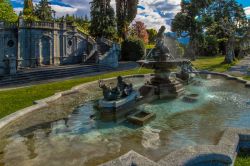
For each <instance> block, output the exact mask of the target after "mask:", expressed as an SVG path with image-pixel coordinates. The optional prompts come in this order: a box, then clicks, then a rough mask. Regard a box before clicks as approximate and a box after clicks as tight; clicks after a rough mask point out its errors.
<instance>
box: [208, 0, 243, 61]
mask: <svg viewBox="0 0 250 166" xmlns="http://www.w3.org/2000/svg"><path fill="white" fill-rule="evenodd" d="M206 15H207V16H210V17H212V18H213V20H214V21H213V22H212V24H211V25H210V26H209V27H208V29H209V30H208V31H207V33H208V34H211V33H213V34H215V35H216V37H217V39H218V41H220V45H221V49H224V50H225V54H226V56H225V63H232V62H233V61H234V59H235V53H236V52H240V50H239V48H240V46H239V43H240V40H242V38H243V37H244V36H245V33H247V18H246V15H245V12H244V9H243V7H242V6H241V5H239V4H238V3H237V2H236V1H235V0H214V1H213V3H211V5H210V6H209V7H208V8H207V13H206ZM236 50H237V51H236Z"/></svg>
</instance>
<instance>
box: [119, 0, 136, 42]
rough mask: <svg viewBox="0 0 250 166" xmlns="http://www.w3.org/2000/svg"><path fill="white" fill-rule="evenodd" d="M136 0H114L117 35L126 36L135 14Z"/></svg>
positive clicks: (124, 37)
mask: <svg viewBox="0 0 250 166" xmlns="http://www.w3.org/2000/svg"><path fill="white" fill-rule="evenodd" d="M137 5H138V0H116V16H117V30H118V35H119V36H120V37H122V38H123V39H126V38H127V34H128V27H129V25H130V23H131V22H132V21H133V20H134V18H135V17H136V14H137Z"/></svg>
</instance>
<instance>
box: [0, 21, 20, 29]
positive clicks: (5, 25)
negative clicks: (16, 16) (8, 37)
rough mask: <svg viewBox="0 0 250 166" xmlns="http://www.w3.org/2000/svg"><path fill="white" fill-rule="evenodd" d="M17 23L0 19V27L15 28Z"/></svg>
mask: <svg viewBox="0 0 250 166" xmlns="http://www.w3.org/2000/svg"><path fill="white" fill-rule="evenodd" d="M16 28H17V23H6V22H4V21H0V29H16Z"/></svg>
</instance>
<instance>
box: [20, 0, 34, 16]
mask: <svg viewBox="0 0 250 166" xmlns="http://www.w3.org/2000/svg"><path fill="white" fill-rule="evenodd" d="M33 10H34V6H33V2H32V0H24V5H23V14H24V15H32V14H33Z"/></svg>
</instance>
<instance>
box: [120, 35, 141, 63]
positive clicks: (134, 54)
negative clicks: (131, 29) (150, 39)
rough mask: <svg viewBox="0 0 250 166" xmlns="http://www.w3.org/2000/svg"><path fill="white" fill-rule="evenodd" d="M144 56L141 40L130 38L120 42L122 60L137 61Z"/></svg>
mask: <svg viewBox="0 0 250 166" xmlns="http://www.w3.org/2000/svg"><path fill="white" fill-rule="evenodd" d="M131 50H132V51H131ZM144 55H145V45H144V42H143V41H142V40H141V39H138V38H133V37H130V38H128V39H125V40H124V41H123V42H122V46H121V56H122V60H125V61H138V60H140V59H142V57H143V56H144Z"/></svg>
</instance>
